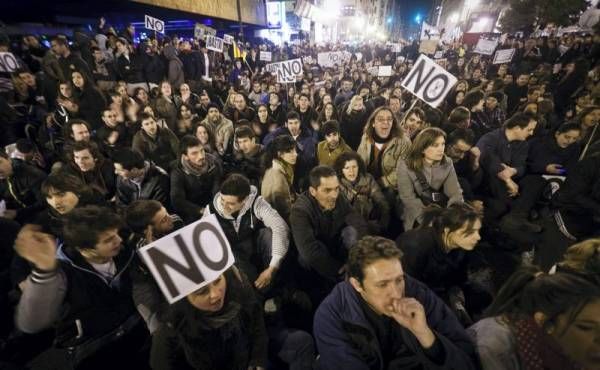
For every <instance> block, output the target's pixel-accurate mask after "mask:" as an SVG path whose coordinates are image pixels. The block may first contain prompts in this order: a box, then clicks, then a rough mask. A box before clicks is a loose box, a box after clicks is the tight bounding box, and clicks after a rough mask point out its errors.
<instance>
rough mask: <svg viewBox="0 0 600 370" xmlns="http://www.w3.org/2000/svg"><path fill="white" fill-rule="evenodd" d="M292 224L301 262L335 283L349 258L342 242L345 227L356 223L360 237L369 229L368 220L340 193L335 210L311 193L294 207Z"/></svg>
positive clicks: (300, 197) (355, 226)
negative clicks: (326, 208)
mask: <svg viewBox="0 0 600 370" xmlns="http://www.w3.org/2000/svg"><path fill="white" fill-rule="evenodd" d="M290 224H291V227H292V235H293V236H294V242H295V243H296V247H297V248H298V254H299V260H300V264H301V265H303V266H304V267H306V268H309V269H311V270H314V271H316V272H317V273H318V274H319V275H321V276H322V277H324V278H326V279H328V280H330V281H333V282H336V281H337V280H339V275H338V270H339V269H340V268H341V267H342V266H343V265H344V263H346V259H347V257H348V256H347V250H345V248H344V246H343V245H342V242H341V240H342V239H341V232H342V229H343V228H345V227H346V226H353V227H354V228H355V229H356V231H357V232H358V239H360V238H361V237H362V236H363V235H366V234H367V230H368V225H367V223H366V221H365V220H364V219H363V218H362V216H360V214H358V212H356V211H355V210H354V209H353V208H352V206H351V205H350V204H349V203H348V201H347V200H346V198H344V197H343V196H341V195H340V196H338V198H337V200H336V204H335V208H334V209H333V210H332V211H324V210H323V209H322V208H321V206H320V205H319V203H318V202H317V200H316V199H315V198H314V197H313V196H312V195H310V194H309V193H308V192H305V193H304V194H302V195H300V196H299V197H298V199H297V200H296V202H295V203H294V205H293V206H292V211H291V213H290Z"/></svg>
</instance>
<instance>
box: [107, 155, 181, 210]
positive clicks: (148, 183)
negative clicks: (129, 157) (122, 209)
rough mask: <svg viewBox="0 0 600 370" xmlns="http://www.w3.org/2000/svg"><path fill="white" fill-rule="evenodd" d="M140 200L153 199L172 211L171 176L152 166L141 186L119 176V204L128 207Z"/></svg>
mask: <svg viewBox="0 0 600 370" xmlns="http://www.w3.org/2000/svg"><path fill="white" fill-rule="evenodd" d="M139 199H153V200H157V201H159V202H161V203H162V205H163V206H165V208H167V209H171V202H170V199H169V175H168V174H167V173H166V172H165V171H164V170H162V169H160V168H158V167H156V166H153V165H150V166H149V167H148V170H147V171H146V175H145V176H144V179H143V180H142V183H141V184H140V186H138V185H137V184H135V183H134V182H132V181H129V180H125V179H124V178H123V177H121V176H117V204H119V205H121V206H127V205H129V204H131V202H133V201H135V200H139Z"/></svg>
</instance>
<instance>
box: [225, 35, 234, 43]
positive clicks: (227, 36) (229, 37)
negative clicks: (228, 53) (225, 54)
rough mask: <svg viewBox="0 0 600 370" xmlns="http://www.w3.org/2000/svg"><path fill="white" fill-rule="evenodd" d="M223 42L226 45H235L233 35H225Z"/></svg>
mask: <svg viewBox="0 0 600 370" xmlns="http://www.w3.org/2000/svg"><path fill="white" fill-rule="evenodd" d="M223 42H224V43H226V44H228V45H231V44H233V36H231V35H223Z"/></svg>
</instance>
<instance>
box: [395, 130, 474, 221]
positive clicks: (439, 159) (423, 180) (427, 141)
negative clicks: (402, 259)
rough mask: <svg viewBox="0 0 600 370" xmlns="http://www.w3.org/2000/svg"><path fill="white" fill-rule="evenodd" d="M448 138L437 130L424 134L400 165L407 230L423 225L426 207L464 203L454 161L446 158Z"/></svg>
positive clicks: (399, 162)
mask: <svg viewBox="0 0 600 370" xmlns="http://www.w3.org/2000/svg"><path fill="white" fill-rule="evenodd" d="M445 147H446V134H445V133H444V131H442V130H440V129H439V128H436V127H430V128H427V129H425V130H423V131H421V132H420V133H419V134H418V135H417V137H416V138H415V141H414V142H413V143H412V146H411V147H410V151H409V153H408V156H407V158H406V160H404V159H400V160H399V161H398V168H397V174H396V176H397V178H398V195H399V197H400V200H401V202H402V204H403V206H404V211H403V213H402V220H403V221H404V230H410V229H412V228H413V227H414V226H415V223H419V224H421V223H422V222H423V211H424V210H425V207H426V206H429V205H436V206H439V207H442V208H445V207H447V206H450V205H452V204H456V203H463V202H464V199H463V196H462V189H461V187H460V184H459V183H458V178H457V177H456V172H455V170H454V165H453V163H452V160H451V159H450V158H448V157H447V156H446V154H445V153H444V149H445Z"/></svg>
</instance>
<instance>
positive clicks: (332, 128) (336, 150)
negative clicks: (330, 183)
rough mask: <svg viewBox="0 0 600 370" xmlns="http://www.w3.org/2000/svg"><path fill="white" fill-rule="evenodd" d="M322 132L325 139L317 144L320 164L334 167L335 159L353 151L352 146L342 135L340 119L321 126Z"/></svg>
mask: <svg viewBox="0 0 600 370" xmlns="http://www.w3.org/2000/svg"><path fill="white" fill-rule="evenodd" d="M320 133H322V134H323V137H324V138H325V140H323V141H321V142H319V144H318V145H317V160H318V162H319V165H325V166H330V167H332V166H333V164H334V163H335V160H336V159H337V158H338V157H339V156H340V155H341V154H343V153H347V152H351V151H352V148H350V147H349V146H348V144H346V142H345V141H344V139H343V138H342V137H340V124H339V122H338V121H327V122H325V123H324V124H323V127H321V130H320Z"/></svg>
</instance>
